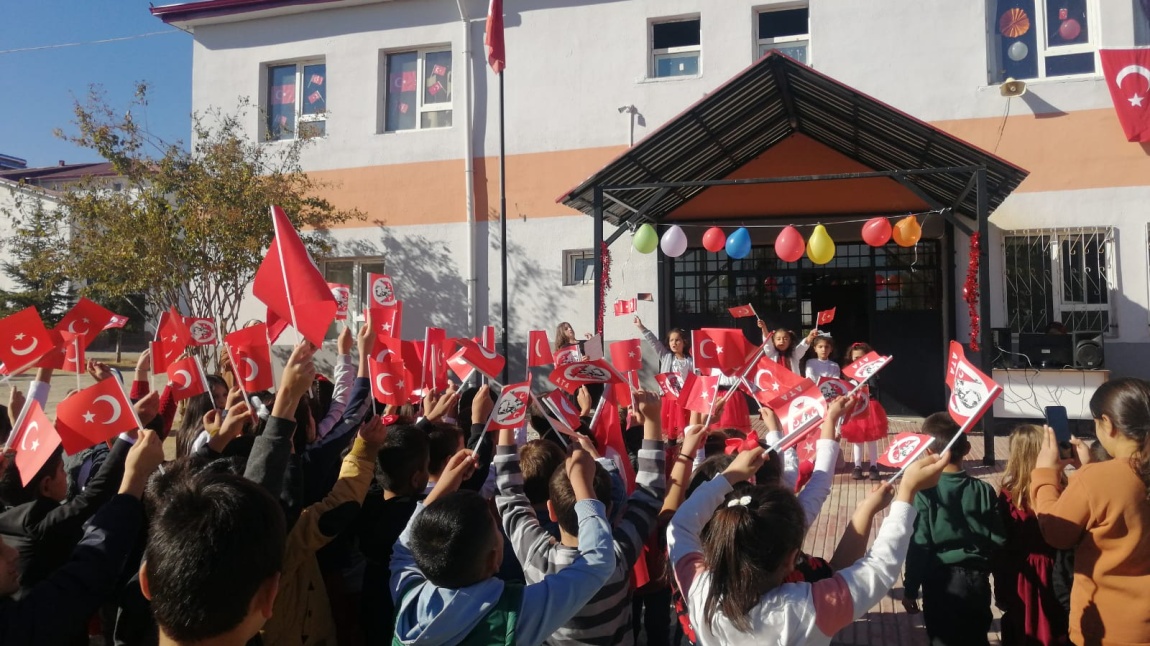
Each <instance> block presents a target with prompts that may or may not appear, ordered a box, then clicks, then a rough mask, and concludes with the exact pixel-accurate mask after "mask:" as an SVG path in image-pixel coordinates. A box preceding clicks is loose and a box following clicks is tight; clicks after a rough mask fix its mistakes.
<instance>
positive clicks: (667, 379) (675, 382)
mask: <svg viewBox="0 0 1150 646" xmlns="http://www.w3.org/2000/svg"><path fill="white" fill-rule="evenodd" d="M655 383H657V384H659V390H662V391H663V394H664V395H674V396H675V397H678V396H679V374H678V373H675V372H660V373H659V374H657V375H655Z"/></svg>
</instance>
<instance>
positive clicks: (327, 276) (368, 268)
mask: <svg viewBox="0 0 1150 646" xmlns="http://www.w3.org/2000/svg"><path fill="white" fill-rule="evenodd" d="M320 268H321V270H322V273H323V278H324V280H326V281H327V282H329V283H333V284H339V285H347V286H348V289H349V298H348V307H347V309H348V318H350V319H351V320H353V321H359V322H362V321H363V308H365V307H367V304H368V303H370V302H371V299H370V298H369V297H368V293H367V290H368V284H367V275H368V274H382V273H386V272H385V271H384V263H383V258H380V257H374V258H372V257H368V258H333V259H331V260H325V261H323V262H322V263H320ZM342 329H343V322H342V321H332V324H331V327H330V328H328V331H327V336H326V338H328V339H334V338H336V337H337V336H339V332H340V330H342Z"/></svg>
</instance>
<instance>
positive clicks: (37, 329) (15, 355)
mask: <svg viewBox="0 0 1150 646" xmlns="http://www.w3.org/2000/svg"><path fill="white" fill-rule="evenodd" d="M55 345H56V344H55V343H54V342H53V340H52V336H51V334H49V332H48V329H47V328H45V327H44V322H43V321H42V320H40V314H39V312H37V311H36V308H35V307H27V308H24V309H22V310H20V311H19V312H16V313H15V314H13V315H11V316H7V317H4V318H3V319H0V361H3V362H4V365H6V366H8V367H9V368H10V369H12V370H13V371H18V370H20V369H21V368H22V367H28V366H31V365H32V364H34V363H35V362H36V360H37V359H39V358H40V357H42V356H44V355H45V354H46V353H48V352H49V351H51V350H52V349H53V348H54V347H55Z"/></svg>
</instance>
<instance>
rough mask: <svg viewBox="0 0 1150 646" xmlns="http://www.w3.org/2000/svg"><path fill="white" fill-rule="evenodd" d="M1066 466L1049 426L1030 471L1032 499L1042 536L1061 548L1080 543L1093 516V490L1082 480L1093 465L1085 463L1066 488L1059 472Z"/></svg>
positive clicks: (1053, 545)
mask: <svg viewBox="0 0 1150 646" xmlns="http://www.w3.org/2000/svg"><path fill="white" fill-rule="evenodd" d="M1064 466H1065V465H1064V464H1063V463H1062V462H1061V461H1060V460H1059V459H1058V440H1057V439H1055V437H1054V431H1053V430H1051V429H1050V428H1047V429H1046V438H1045V439H1044V440H1043V444H1042V448H1041V449H1040V450H1039V452H1038V457H1037V459H1036V460H1035V468H1034V470H1033V471H1031V472H1030V499H1031V500H1033V501H1034V513H1035V514H1036V515H1037V516H1038V527H1039V529H1040V530H1041V531H1042V538H1044V539H1046V542H1047V543H1049V544H1050V546H1051V547H1053V548H1055V549H1060V550H1067V549H1070V548H1072V547H1074V546H1075V545H1077V544H1078V542H1079V541H1080V540H1081V539H1082V534H1083V532H1085V531H1086V525H1087V523H1088V522H1089V521H1090V517H1091V512H1090V498H1089V494H1090V491H1089V487H1088V486H1085V485H1084V484H1083V479H1084V478H1086V479H1089V475H1088V474H1089V469H1090V465H1087V466H1084V467H1082V469H1080V470H1079V471H1078V473H1076V474H1075V475H1074V477H1073V478H1071V479H1070V484H1069V485H1068V486H1067V487H1066V490H1065V491H1063V490H1062V479H1061V477H1060V476H1061V474H1062V469H1063V468H1064Z"/></svg>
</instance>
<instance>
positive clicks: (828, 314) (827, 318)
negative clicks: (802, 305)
mask: <svg viewBox="0 0 1150 646" xmlns="http://www.w3.org/2000/svg"><path fill="white" fill-rule="evenodd" d="M837 309H838V308H837V307H832V308H830V309H829V310H823V311H821V312H819V315H818V318H817V319H816V320H815V327H818V326H820V325H826V324H827V323H830V322H831V321H833V320H835V310H837Z"/></svg>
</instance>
